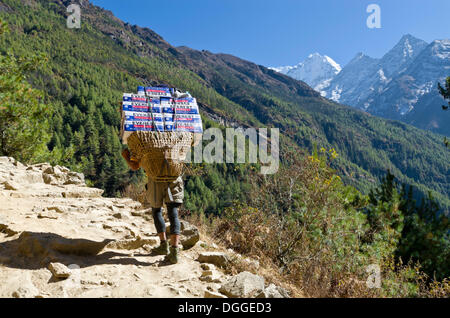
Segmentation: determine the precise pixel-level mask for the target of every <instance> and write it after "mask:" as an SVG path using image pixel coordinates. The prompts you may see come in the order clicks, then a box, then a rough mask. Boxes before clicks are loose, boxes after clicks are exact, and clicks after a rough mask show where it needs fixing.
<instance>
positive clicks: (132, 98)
mask: <svg viewBox="0 0 450 318" xmlns="http://www.w3.org/2000/svg"><path fill="white" fill-rule="evenodd" d="M122 100H123V101H124V102H143V103H146V102H147V97H145V96H142V95H138V94H130V93H124V94H123V97H122Z"/></svg>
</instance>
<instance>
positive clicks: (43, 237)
mask: <svg viewBox="0 0 450 318" xmlns="http://www.w3.org/2000/svg"><path fill="white" fill-rule="evenodd" d="M102 193H103V190H101V189H96V188H90V187H87V186H86V185H85V182H84V176H83V174H80V173H76V172H72V171H70V170H69V169H67V168H65V167H61V166H55V167H52V166H50V165H49V164H46V163H43V164H36V165H23V164H21V163H20V162H18V161H16V160H15V159H13V158H9V157H0V281H1V282H2V284H1V285H0V297H187V298H190V297H226V296H225V295H224V294H223V293H220V292H219V289H221V288H222V291H223V292H224V293H227V291H226V288H225V289H224V288H223V286H222V285H223V284H225V283H226V282H227V281H228V280H230V279H232V278H233V279H236V276H234V277H231V276H228V275H226V274H225V273H224V272H223V271H222V270H221V269H220V268H218V267H216V266H215V265H213V264H208V262H209V263H216V265H218V266H219V267H220V265H223V264H220V262H219V263H218V261H217V259H225V260H226V259H227V257H226V255H225V254H224V253H222V252H219V251H216V252H215V253H211V251H212V250H213V249H212V248H211V247H209V246H207V245H206V243H204V242H202V241H200V240H199V233H198V230H197V228H195V226H193V225H191V224H189V223H188V222H186V221H183V220H182V221H181V224H182V226H181V231H182V232H181V243H182V245H183V247H184V249H183V250H182V251H181V253H180V255H181V256H180V259H179V262H178V263H177V264H175V265H172V264H167V263H165V262H164V256H153V255H152V254H151V248H152V247H154V246H156V245H157V244H159V239H158V237H157V234H156V230H155V227H154V224H153V220H152V217H151V212H150V210H148V209H147V210H146V209H144V208H143V207H142V206H141V204H140V203H139V202H136V201H133V200H132V199H129V198H105V197H102V196H101V195H102ZM209 254H219V255H221V254H223V256H224V257H222V258H220V257H219V258H217V257H213V258H211V255H209ZM216 256H217V255H216ZM199 257H200V259H201V260H202V262H203V263H200V262H199V261H197V259H199ZM257 277H259V276H257ZM259 279H263V278H262V277H259ZM249 284H250V287H249ZM244 285H245V288H243V289H242V291H241V292H244V293H246V294H239V293H237V295H240V296H242V297H250V296H256V295H257V294H261V295H260V297H264V296H267V297H276V295H272V296H270V295H267V292H266V293H265V294H264V290H261V288H256V289H255V288H253V289H252V288H251V283H245V282H244ZM268 290H273V287H271V288H270V289H268ZM280 290H281V289H280ZM230 295H234V296H235V295H236V293H234V294H230ZM238 297H239V296H238Z"/></svg>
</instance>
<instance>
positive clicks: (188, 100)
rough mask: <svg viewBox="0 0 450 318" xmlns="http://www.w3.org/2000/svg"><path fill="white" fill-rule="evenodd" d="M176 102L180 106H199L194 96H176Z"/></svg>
mask: <svg viewBox="0 0 450 318" xmlns="http://www.w3.org/2000/svg"><path fill="white" fill-rule="evenodd" d="M174 103H175V104H177V105H179V106H197V100H196V99H195V98H194V97H184V98H175V99H174Z"/></svg>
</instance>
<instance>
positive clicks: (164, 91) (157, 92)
mask: <svg viewBox="0 0 450 318" xmlns="http://www.w3.org/2000/svg"><path fill="white" fill-rule="evenodd" d="M145 94H146V95H147V96H149V97H172V93H171V90H170V88H169V87H146V88H145Z"/></svg>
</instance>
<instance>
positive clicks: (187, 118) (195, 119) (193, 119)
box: [175, 114, 202, 123]
mask: <svg viewBox="0 0 450 318" xmlns="http://www.w3.org/2000/svg"><path fill="white" fill-rule="evenodd" d="M175 121H177V122H178V121H180V122H195V123H197V122H199V123H201V122H202V119H201V118H200V115H186V114H183V115H178V114H176V115H175Z"/></svg>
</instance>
